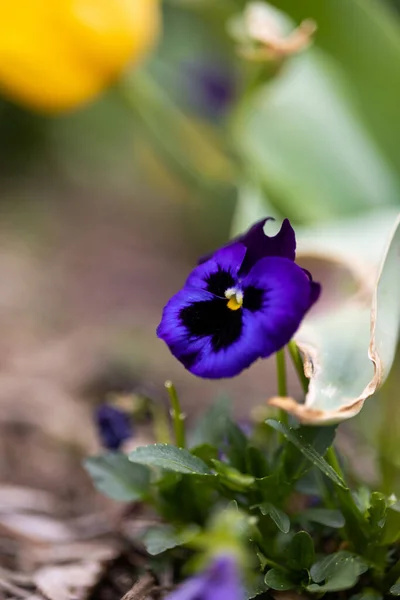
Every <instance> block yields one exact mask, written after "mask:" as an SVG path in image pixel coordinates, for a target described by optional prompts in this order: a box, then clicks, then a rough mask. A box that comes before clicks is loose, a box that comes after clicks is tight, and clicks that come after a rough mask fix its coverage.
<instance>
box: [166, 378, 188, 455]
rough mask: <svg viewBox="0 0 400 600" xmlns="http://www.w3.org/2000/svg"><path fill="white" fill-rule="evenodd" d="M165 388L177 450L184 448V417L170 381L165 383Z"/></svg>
mask: <svg viewBox="0 0 400 600" xmlns="http://www.w3.org/2000/svg"><path fill="white" fill-rule="evenodd" d="M165 387H166V388H167V391H168V395H169V400H170V402H171V417H172V420H173V423H174V431H175V442H176V445H177V446H178V448H185V447H186V440H185V437H186V436H185V415H184V413H183V412H182V409H181V405H180V402H179V398H178V394H177V392H176V389H175V386H174V384H173V383H172V381H166V382H165Z"/></svg>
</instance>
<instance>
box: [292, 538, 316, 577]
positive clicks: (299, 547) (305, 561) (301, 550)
mask: <svg viewBox="0 0 400 600" xmlns="http://www.w3.org/2000/svg"><path fill="white" fill-rule="evenodd" d="M287 554H288V565H289V567H290V568H291V569H294V570H296V571H301V570H302V569H307V570H309V569H310V567H311V565H312V564H313V562H314V560H315V551H314V542H313V541H312V539H311V536H310V535H309V534H308V533H307V532H306V531H299V532H298V533H296V535H294V536H293V538H292V540H291V542H290V544H289V547H288V549H287Z"/></svg>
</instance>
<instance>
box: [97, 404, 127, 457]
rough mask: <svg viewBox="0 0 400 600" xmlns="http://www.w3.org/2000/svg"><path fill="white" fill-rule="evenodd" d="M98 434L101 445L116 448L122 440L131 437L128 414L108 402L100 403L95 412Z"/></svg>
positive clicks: (110, 448) (111, 448)
mask: <svg viewBox="0 0 400 600" xmlns="http://www.w3.org/2000/svg"><path fill="white" fill-rule="evenodd" d="M95 420H96V425H97V429H98V434H99V437H100V440H101V443H102V445H103V446H104V447H105V448H108V449H109V450H118V449H119V448H120V447H121V445H122V444H123V442H124V441H125V440H127V439H129V438H130V437H132V424H131V419H130V417H129V415H128V414H127V413H126V412H124V411H122V410H120V409H118V408H115V407H114V406H110V405H109V404H101V405H100V406H99V407H98V408H97V410H96V414H95Z"/></svg>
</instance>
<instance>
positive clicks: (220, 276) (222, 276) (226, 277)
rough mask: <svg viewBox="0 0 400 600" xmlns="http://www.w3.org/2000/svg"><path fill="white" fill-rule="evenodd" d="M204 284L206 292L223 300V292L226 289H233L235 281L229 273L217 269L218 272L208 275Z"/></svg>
mask: <svg viewBox="0 0 400 600" xmlns="http://www.w3.org/2000/svg"><path fill="white" fill-rule="evenodd" d="M206 283H207V291H208V292H211V294H214V295H215V296H220V297H222V298H223V297H224V294H225V291H226V290H227V289H228V288H231V287H234V286H235V284H236V281H235V278H234V277H233V276H232V274H231V273H230V272H229V271H224V270H223V269H221V268H220V267H219V268H218V271H215V273H210V275H209V276H208V277H207V279H206Z"/></svg>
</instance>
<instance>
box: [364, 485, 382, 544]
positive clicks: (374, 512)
mask: <svg viewBox="0 0 400 600" xmlns="http://www.w3.org/2000/svg"><path fill="white" fill-rule="evenodd" d="M386 515H387V504H386V498H385V496H384V495H383V494H381V493H379V492H373V493H372V494H371V499H370V506H369V508H368V512H367V520H368V523H369V526H370V537H371V540H379V539H381V537H382V535H383V527H384V525H385V521H386Z"/></svg>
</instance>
